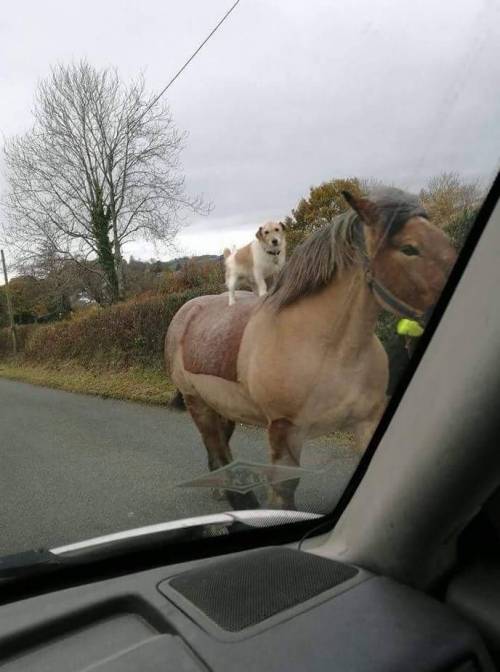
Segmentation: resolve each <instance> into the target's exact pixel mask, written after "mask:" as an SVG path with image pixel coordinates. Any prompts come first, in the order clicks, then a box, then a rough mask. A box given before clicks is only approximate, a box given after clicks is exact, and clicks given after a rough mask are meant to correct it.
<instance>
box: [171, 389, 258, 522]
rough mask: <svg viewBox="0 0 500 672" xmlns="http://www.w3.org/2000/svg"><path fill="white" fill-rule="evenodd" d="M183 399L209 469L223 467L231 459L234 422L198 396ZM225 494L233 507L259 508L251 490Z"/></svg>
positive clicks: (228, 491) (188, 396) (186, 396)
mask: <svg viewBox="0 0 500 672" xmlns="http://www.w3.org/2000/svg"><path fill="white" fill-rule="evenodd" d="M184 399H185V402H186V406H187V409H188V411H189V413H190V415H191V417H192V418H193V421H194V424H195V425H196V427H197V428H198V431H199V432H200V434H201V438H202V440H203V444H204V445H205V448H206V449H207V454H208V467H209V469H210V471H214V470H215V469H219V468H220V467H225V466H226V465H227V464H229V463H230V462H232V460H233V456H232V454H231V448H230V447H229V439H230V438H231V436H232V434H233V431H234V422H232V421H231V420H227V419H226V418H223V417H222V416H221V415H219V414H218V413H216V412H215V411H214V410H213V409H212V408H210V406H208V404H206V403H205V402H204V401H203V399H201V398H200V397H197V396H194V395H185V396H184ZM225 494H226V498H227V500H228V501H229V503H230V504H231V506H232V507H233V509H257V508H259V503H258V500H257V498H256V497H255V495H254V494H253V493H252V492H250V493H245V494H242V493H237V492H232V491H230V490H226V492H225Z"/></svg>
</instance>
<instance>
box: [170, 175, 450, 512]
mask: <svg viewBox="0 0 500 672" xmlns="http://www.w3.org/2000/svg"><path fill="white" fill-rule="evenodd" d="M343 196H344V198H345V200H346V201H347V203H348V205H349V206H350V208H349V209H348V210H346V212H344V213H343V214H340V215H337V216H336V217H335V218H333V219H332V220H331V221H330V222H329V223H327V224H326V225H325V226H323V227H322V228H321V229H319V230H318V231H316V232H315V233H313V234H311V235H310V236H309V237H308V238H306V240H305V241H304V242H303V243H302V244H301V245H299V246H298V247H297V248H296V249H295V251H294V253H293V255H292V256H291V258H290V259H289V260H288V262H287V264H286V265H285V267H284V268H283V269H282V271H281V273H280V275H279V276H278V278H277V281H276V282H275V284H274V286H273V288H272V289H271V290H270V291H269V293H268V294H267V295H266V296H265V297H260V298H259V297H255V296H254V295H253V294H251V293H249V292H239V293H238V301H237V302H236V304H235V305H234V306H231V307H230V308H229V307H228V305H227V294H219V295H209V296H201V297H198V298H194V299H192V300H190V301H188V302H187V303H186V304H184V305H183V306H182V307H181V308H180V309H179V311H178V312H177V313H176V315H175V316H174V318H173V319H172V322H171V324H170V326H169V329H168V332H167V335H166V339H165V359H166V365H167V374H168V375H169V376H170V378H171V380H172V381H173V382H174V384H175V386H176V388H177V390H178V392H177V395H176V400H175V401H176V402H178V403H180V402H182V401H183V402H184V403H185V406H186V407H187V409H188V411H189V413H190V414H191V417H192V419H193V421H194V423H195V425H196V426H197V428H198V430H199V432H200V433H201V436H202V439H203V443H204V445H205V448H206V450H207V453H208V465H209V468H210V469H211V470H214V469H217V468H220V467H223V466H225V465H227V464H229V463H230V462H231V461H232V456H231V449H230V446H229V440H230V438H231V435H232V433H233V431H234V427H235V423H236V422H241V423H246V424H250V425H256V426H261V427H265V428H266V429H267V434H268V440H269V447H270V454H271V462H272V464H275V465H286V466H299V465H300V454H301V449H302V445H303V443H304V441H305V440H306V439H310V438H314V437H316V436H319V435H324V434H327V433H329V432H332V431H335V430H344V431H350V432H353V433H354V436H355V449H356V450H358V451H360V452H361V451H363V450H364V449H365V447H366V445H367V443H368V441H369V440H370V438H371V436H372V434H373V432H374V430H375V427H376V426H377V424H378V422H379V419H380V418H381V416H382V414H383V411H384V409H385V405H386V399H387V397H386V389H387V384H388V357H387V354H386V352H385V350H384V347H383V346H382V344H381V343H380V341H379V339H378V338H377V336H376V335H375V326H376V322H377V317H378V315H379V313H380V311H381V310H388V311H390V312H392V313H394V314H396V315H399V316H403V317H408V318H410V319H414V320H419V319H420V320H423V319H426V317H427V316H428V315H429V313H430V311H432V308H433V306H434V305H435V303H436V300H437V299H438V297H439V295H440V293H441V291H442V289H443V287H444V285H445V283H446V280H447V277H448V274H449V272H450V269H451V267H452V266H453V263H454V262H455V258H456V253H455V251H454V248H453V247H452V245H451V243H450V241H449V239H448V238H447V236H446V235H445V233H443V231H442V230H441V229H439V228H438V227H437V226H436V225H434V224H432V223H431V221H430V220H429V218H428V216H427V213H426V211H425V210H424V209H423V208H422V207H421V205H420V203H419V201H418V198H417V197H416V196H414V195H412V194H409V193H406V192H404V191H402V190H400V189H395V188H388V187H384V188H379V189H377V190H375V191H373V192H372V193H370V194H368V195H366V196H355V195H353V194H352V193H350V192H347V191H346V192H343ZM297 484H298V480H297V479H294V480H293V481H288V482H284V483H280V484H276V485H274V486H269V487H268V488H267V492H266V497H267V502H266V503H267V505H268V506H269V508H283V509H293V508H294V507H295V503H294V493H295V489H296V487H297ZM226 496H227V498H228V500H229V502H230V503H231V504H232V506H233V507H234V508H258V506H259V505H258V501H257V498H256V497H255V495H254V493H252V492H251V493H248V494H246V495H243V494H237V493H230V492H226Z"/></svg>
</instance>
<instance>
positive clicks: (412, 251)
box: [400, 245, 420, 257]
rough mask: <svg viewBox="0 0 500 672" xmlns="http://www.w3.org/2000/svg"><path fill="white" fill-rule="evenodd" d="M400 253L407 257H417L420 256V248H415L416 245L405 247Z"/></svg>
mask: <svg viewBox="0 0 500 672" xmlns="http://www.w3.org/2000/svg"><path fill="white" fill-rule="evenodd" d="M400 251H401V252H402V253H403V254H406V256H407V257H416V256H418V255H419V254H420V252H419V249H418V247H415V245H403V247H402V248H400Z"/></svg>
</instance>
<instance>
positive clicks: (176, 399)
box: [168, 390, 186, 411]
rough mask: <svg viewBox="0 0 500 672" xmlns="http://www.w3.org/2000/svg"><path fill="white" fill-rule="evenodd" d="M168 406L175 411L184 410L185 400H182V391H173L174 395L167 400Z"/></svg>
mask: <svg viewBox="0 0 500 672" xmlns="http://www.w3.org/2000/svg"><path fill="white" fill-rule="evenodd" d="M168 407H169V408H172V409H173V410H175V411H185V410H186V402H185V401H184V397H183V396H182V392H179V390H176V391H175V394H174V396H173V397H172V399H170V401H169V402H168Z"/></svg>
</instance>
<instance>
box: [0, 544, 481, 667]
mask: <svg viewBox="0 0 500 672" xmlns="http://www.w3.org/2000/svg"><path fill="white" fill-rule="evenodd" d="M492 669H494V668H493V666H492V663H491V660H490V658H489V656H488V654H487V652H486V650H485V648H484V646H483V643H482V641H481V639H480V638H479V636H478V635H477V634H476V632H475V631H474V630H473V629H472V628H470V627H469V626H468V625H467V624H466V623H465V622H464V621H462V620H461V619H460V618H459V617H458V616H457V615H456V614H455V613H454V612H453V611H452V610H451V609H449V608H448V607H446V606H445V605H443V604H441V603H440V602H438V601H435V600H434V599H432V598H430V597H428V596H426V595H424V594H422V593H419V592H417V591H414V590H412V589H411V588H408V587H406V586H403V585H400V584H398V583H396V582H395V581H393V580H391V579H388V578H385V577H383V576H377V575H375V574H373V573H370V572H367V571H365V570H363V569H361V568H359V567H353V566H350V565H346V564H341V563H339V562H336V561H333V560H330V559H326V558H324V557H321V556H318V555H315V554H312V553H308V552H302V551H298V550H293V549H290V548H282V547H267V548H263V549H257V550H253V551H249V552H243V553H237V554H232V555H226V556H222V557H218V558H215V559H210V560H196V561H193V562H189V563H184V564H178V565H172V566H169V567H166V568H156V569H153V570H148V571H144V572H141V573H138V574H133V575H128V576H123V577H118V578H114V579H110V580H105V581H100V582H97V583H91V584H87V585H82V586H78V587H74V588H70V589H66V590H62V591H59V592H53V593H50V594H45V595H39V596H37V597H32V598H29V599H25V600H22V601H18V602H15V603H11V604H7V605H4V606H3V607H0V671H1V672H7V671H8V672H21V671H23V672H25V671H26V672H27V671H28V670H29V671H36V672H58V671H62V670H64V671H65V672H83V671H85V672H90V671H92V672H129V671H130V672H132V671H141V672H157V671H158V672H160V671H162V672H168V671H170V670H171V671H172V672H173V671H175V672H203V671H204V670H205V671H206V670H213V671H214V672H219V671H223V670H224V671H225V670H255V671H257V670H258V671H259V672H262V671H263V670H266V671H267V672H274V671H278V670H280V671H282V670H287V672H293V671H294V670H307V671H308V672H313V671H316V670H318V671H319V670H339V671H356V672H363V671H365V670H366V671H368V670H369V671H370V672H378V671H379V670H380V671H382V670H384V672H387V671H390V670H394V672H401V671H402V670H407V671H408V672H442V671H446V672H479V671H481V672H482V671H485V670H492Z"/></svg>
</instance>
